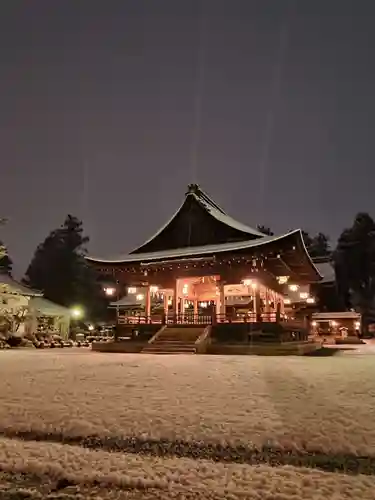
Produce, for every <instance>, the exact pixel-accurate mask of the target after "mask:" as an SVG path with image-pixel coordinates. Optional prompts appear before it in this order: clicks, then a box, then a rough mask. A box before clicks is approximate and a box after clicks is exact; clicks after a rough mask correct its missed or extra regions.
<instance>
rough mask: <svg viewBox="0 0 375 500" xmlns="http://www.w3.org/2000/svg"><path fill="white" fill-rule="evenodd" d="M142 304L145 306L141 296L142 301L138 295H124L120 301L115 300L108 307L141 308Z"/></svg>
mask: <svg viewBox="0 0 375 500" xmlns="http://www.w3.org/2000/svg"><path fill="white" fill-rule="evenodd" d="M142 295H143V294H142ZM137 297H138V298H137ZM144 304H145V298H144V296H142V299H140V298H139V295H138V294H137V295H133V294H131V295H125V296H124V297H122V298H121V299H120V300H117V301H116V302H111V303H110V304H109V305H110V306H111V307H141V306H143V305H144Z"/></svg>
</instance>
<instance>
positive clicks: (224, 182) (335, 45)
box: [0, 0, 375, 273]
mask: <svg viewBox="0 0 375 500" xmlns="http://www.w3.org/2000/svg"><path fill="white" fill-rule="evenodd" d="M202 4H203V9H202ZM288 4H289V6H290V8H289V11H288V9H287V6H288ZM202 12H203V14H202ZM374 15H375V2H374V0H368V1H367V0H314V1H312V0H294V1H293V0H291V1H289V2H287V1H286V0H285V1H283V0H203V1H202V0H199V1H198V0H197V1H195V0H118V1H116V0H105V1H104V0H53V1H52V0H23V1H19V0H8V1H5V0H3V1H2V2H1V7H0V51H1V65H0V128H1V135H0V151H1V184H0V193H1V196H0V215H1V216H7V217H8V218H9V219H10V221H9V224H8V226H7V227H6V228H4V229H2V230H1V232H2V234H1V238H2V239H4V240H5V242H6V243H7V244H8V246H9V249H10V253H11V256H12V257H13V259H14V261H15V264H16V266H15V267H16V270H17V272H18V273H20V272H23V270H24V269H25V267H26V265H27V264H28V261H29V259H30V258H31V255H32V253H33V251H34V249H35V247H36V245H37V244H38V243H39V242H40V241H41V240H43V239H44V237H45V236H46V235H47V233H48V232H49V231H50V230H51V229H54V228H55V227H57V226H59V225H60V223H61V222H62V221H63V219H64V217H65V215H66V214H67V213H73V214H75V215H78V216H80V217H83V218H84V222H85V226H86V230H87V232H88V233H89V235H90V236H91V238H92V242H91V246H90V251H91V252H92V253H94V254H95V255H102V256H109V255H112V254H118V253H124V252H127V251H128V250H131V249H132V247H133V246H135V245H136V244H139V243H141V242H142V241H143V240H144V239H146V238H147V237H149V236H151V234H153V233H154V232H155V231H156V230H157V229H158V228H159V226H160V225H162V224H163V223H164V222H165V220H166V219H167V218H169V217H170V216H171V215H172V213H173V212H174V211H175V210H176V208H177V207H178V205H179V204H180V202H181V201H182V197H183V194H184V192H185V190H186V185H187V184H188V183H189V182H191V181H193V180H195V179H194V175H193V169H192V166H191V164H192V161H191V150H192V143H193V136H194V130H196V128H195V125H194V124H195V122H196V119H195V114H194V103H195V101H196V96H197V92H196V90H195V89H196V88H197V68H198V67H199V64H198V61H199V55H200V54H201V53H202V46H203V47H204V51H203V52H204V53H205V78H204V85H203V87H202V91H201V93H199V95H200V97H201V104H202V106H201V130H200V133H199V148H198V154H197V180H198V182H199V183H200V184H201V185H202V186H203V187H204V188H205V189H206V190H207V191H208V192H209V193H210V194H211V195H212V196H213V198H214V199H215V200H216V201H217V202H218V203H219V204H221V205H222V206H223V207H224V208H225V209H227V211H228V212H229V213H230V214H231V215H232V216H234V217H235V218H237V219H239V220H241V221H243V222H245V223H248V224H250V225H255V224H257V223H263V224H267V225H270V226H271V227H272V228H273V229H274V230H275V231H276V232H283V231H287V230H289V229H293V228H297V227H303V228H306V229H307V230H309V231H311V232H316V231H325V232H327V233H329V234H330V235H331V236H332V237H333V238H336V237H337V235H338V233H339V232H340V231H341V229H342V228H343V227H345V226H347V225H349V224H350V223H351V220H352V219H353V216H354V215H355V213H356V212H358V211H369V212H370V213H372V215H375V210H374V207H373V203H372V200H373V192H374V188H373V185H374V182H375V170H374V165H375V141H374V140H373V135H374V130H375V99H374V88H375V71H374V65H375V63H374V61H375V30H374V29H373V23H374ZM202 18H203V23H202ZM202 26H204V29H203V30H202V29H201V27H202ZM282 26H284V27H285V26H288V29H287V37H286V38H282V39H283V40H284V41H286V40H287V44H286V45H285V47H286V49H285V50H284V51H283V50H281V52H284V53H283V55H284V57H283V58H282V60H283V64H282V71H281V78H280V85H279V88H278V92H277V91H276V92H275V88H276V89H277V87H278V86H277V81H278V80H277V78H275V74H276V73H277V68H278V61H279V62H280V58H279V55H278V54H280V30H281V27H282ZM202 31H203V34H204V36H203V37H202V39H203V41H204V43H203V44H201V43H200V40H201V36H200V35H201V33H202ZM284 34H285V32H284ZM275 82H276V84H275ZM270 113H271V115H270ZM269 116H271V117H272V116H273V117H274V127H273V131H272V134H269V133H268V132H267V130H269V128H268V126H267V123H268V121H267V120H268V117H269ZM267 137H268V139H269V140H268V141H267V139H266V138H267ZM265 143H266V144H267V143H268V144H269V147H268V148H267V147H266V148H265ZM265 150H266V152H267V155H266V156H267V160H266V161H264V151H265ZM262 158H263V159H262ZM85 165H86V171H87V172H88V182H87V183H86V187H84V185H85V183H84V182H83V178H84V175H83V172H84V171H85ZM262 179H264V186H265V187H264V190H262V188H261V186H262V185H263V181H262Z"/></svg>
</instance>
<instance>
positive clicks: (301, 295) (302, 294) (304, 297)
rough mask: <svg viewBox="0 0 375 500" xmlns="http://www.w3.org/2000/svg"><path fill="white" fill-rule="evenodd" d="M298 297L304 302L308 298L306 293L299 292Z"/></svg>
mask: <svg viewBox="0 0 375 500" xmlns="http://www.w3.org/2000/svg"><path fill="white" fill-rule="evenodd" d="M299 296H300V298H301V299H303V300H306V299H307V298H308V297H309V294H308V293H307V292H301V293H300V294H299Z"/></svg>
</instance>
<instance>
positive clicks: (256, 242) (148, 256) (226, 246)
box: [86, 229, 320, 276]
mask: <svg viewBox="0 0 375 500" xmlns="http://www.w3.org/2000/svg"><path fill="white" fill-rule="evenodd" d="M298 233H299V234H300V235H302V233H301V231H300V229H297V230H295V231H290V232H289V233H286V234H282V235H280V236H263V237H262V238H258V239H253V240H246V241H240V242H235V243H222V244H218V245H205V246H201V247H184V248H176V249H173V250H167V251H162V252H150V253H139V254H129V255H124V256H123V257H119V258H117V259H98V258H94V257H86V259H87V260H89V261H92V262H97V263H103V264H123V263H124V264H125V263H132V262H134V263H136V262H137V263H142V262H145V261H151V260H162V259H176V258H177V259H178V258H180V257H187V256H198V255H209V254H213V253H222V252H227V251H235V250H246V249H247V248H253V247H254V248H256V247H260V246H262V245H265V244H267V243H272V242H274V241H279V240H281V239H283V238H286V237H288V236H291V235H293V234H298ZM314 268H315V266H314ZM317 272H318V271H317ZM318 275H319V273H318ZM319 276H320V275H319Z"/></svg>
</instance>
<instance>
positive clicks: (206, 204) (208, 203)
mask: <svg viewBox="0 0 375 500" xmlns="http://www.w3.org/2000/svg"><path fill="white" fill-rule="evenodd" d="M188 196H194V198H195V199H196V200H197V202H198V203H199V204H200V205H201V206H202V207H203V208H204V209H205V210H206V211H207V212H208V213H209V214H210V215H212V216H213V217H214V218H215V219H216V220H218V221H219V222H222V223H223V224H225V225H227V226H230V227H232V228H233V229H236V230H237V231H241V232H244V233H248V234H249V235H251V236H258V237H264V234H263V233H261V232H260V231H258V230H257V229H253V228H251V227H249V226H246V225H245V224H242V223H241V222H238V221H236V220H234V219H232V217H230V216H229V215H227V214H226V213H225V212H224V210H223V209H222V208H221V207H219V205H217V204H216V203H215V202H214V201H213V200H212V199H211V198H210V197H209V196H208V194H207V193H205V192H204V191H203V190H202V189H201V188H200V187H199V186H197V185H192V186H189V191H188V192H187V193H186V197H185V199H184V201H183V202H182V203H181V205H180V206H179V207H178V209H177V210H176V211H175V213H174V214H173V215H172V217H171V218H170V219H168V220H167V222H166V223H165V224H164V225H163V226H162V227H161V228H160V229H158V231H157V232H156V233H155V234H154V235H153V236H151V238H149V239H148V240H146V241H145V242H143V243H142V245H139V246H138V247H137V248H135V249H134V250H132V251H131V252H130V253H131V254H133V253H134V252H136V251H137V250H138V249H139V248H141V247H143V246H145V245H147V243H150V241H152V240H153V239H155V238H156V237H157V236H159V234H160V233H162V232H163V231H164V229H166V228H167V227H168V226H169V224H170V223H171V222H172V221H173V219H174V218H175V217H176V216H177V215H178V213H179V212H180V210H181V209H182V207H183V205H184V203H185V201H186V198H187V197H188Z"/></svg>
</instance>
